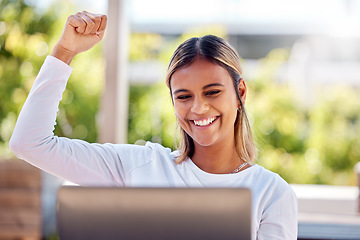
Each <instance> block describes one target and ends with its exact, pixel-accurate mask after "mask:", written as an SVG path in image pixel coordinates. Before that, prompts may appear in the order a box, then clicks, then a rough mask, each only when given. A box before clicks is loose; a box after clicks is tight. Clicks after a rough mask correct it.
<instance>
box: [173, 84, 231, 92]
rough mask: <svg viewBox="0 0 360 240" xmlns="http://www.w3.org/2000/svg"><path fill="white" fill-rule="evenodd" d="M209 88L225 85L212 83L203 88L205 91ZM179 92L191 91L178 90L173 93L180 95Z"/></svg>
mask: <svg viewBox="0 0 360 240" xmlns="http://www.w3.org/2000/svg"><path fill="white" fill-rule="evenodd" d="M209 87H224V85H223V84H220V83H210V84H208V85H205V86H204V87H203V89H206V88H209ZM179 92H190V91H189V90H187V89H183V88H182V89H178V90H176V91H174V92H173V94H177V93H179Z"/></svg>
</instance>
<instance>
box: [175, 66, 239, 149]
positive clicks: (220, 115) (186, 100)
mask: <svg viewBox="0 0 360 240" xmlns="http://www.w3.org/2000/svg"><path fill="white" fill-rule="evenodd" d="M238 88H239V92H240V96H241V98H242V101H243V102H244V101H245V96H246V86H245V83H244V81H241V82H240V84H239V87H238ZM171 89H172V93H171V94H172V98H173V102H174V108H175V115H176V117H177V119H178V121H179V123H180V125H181V127H182V128H183V129H184V131H185V132H186V133H187V134H188V135H189V136H190V137H191V138H192V139H193V140H194V143H195V145H201V146H211V145H213V144H216V143H219V142H221V141H224V140H226V141H234V122H235V120H236V115H237V108H238V107H240V103H239V101H238V99H237V96H236V92H235V89H234V86H233V83H232V79H231V77H230V75H229V73H228V72H227V70H226V69H225V68H223V67H221V66H220V65H218V64H214V63H211V62H209V61H207V60H204V59H200V60H196V61H195V62H194V63H192V64H191V65H190V66H187V67H183V68H180V69H179V70H177V71H176V72H175V73H174V74H173V75H172V77H171Z"/></svg>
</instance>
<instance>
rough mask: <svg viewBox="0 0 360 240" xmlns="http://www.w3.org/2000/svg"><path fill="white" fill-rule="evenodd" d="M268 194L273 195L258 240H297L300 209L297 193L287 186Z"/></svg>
mask: <svg viewBox="0 0 360 240" xmlns="http://www.w3.org/2000/svg"><path fill="white" fill-rule="evenodd" d="M281 185H282V184H281ZM267 194H268V195H272V196H271V197H270V198H271V201H270V204H269V205H268V206H267V207H266V208H265V209H264V212H263V217H262V219H261V222H260V226H259V230H258V232H257V240H269V239H271V240H296V239H297V230H298V220H297V212H298V209H297V197H296V195H295V193H294V192H293V190H292V189H291V188H290V186H287V187H286V188H285V187H280V188H278V189H277V191H276V192H269V193H267Z"/></svg>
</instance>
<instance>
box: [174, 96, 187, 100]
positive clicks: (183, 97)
mask: <svg viewBox="0 0 360 240" xmlns="http://www.w3.org/2000/svg"><path fill="white" fill-rule="evenodd" d="M176 98H177V99H179V100H185V99H188V98H190V95H180V96H177V97H176Z"/></svg>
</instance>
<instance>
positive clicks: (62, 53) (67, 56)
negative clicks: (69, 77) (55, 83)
mask: <svg viewBox="0 0 360 240" xmlns="http://www.w3.org/2000/svg"><path fill="white" fill-rule="evenodd" d="M75 55H76V54H75V53H74V52H71V51H69V50H67V49H65V48H63V47H61V46H59V45H58V44H56V45H55V47H54V49H53V50H52V52H51V56H53V57H56V58H57V59H59V60H61V61H63V62H64V63H66V64H68V65H70V63H71V61H72V60H73V58H74V57H75Z"/></svg>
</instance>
